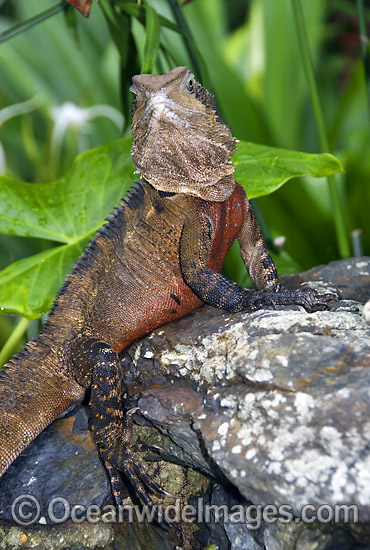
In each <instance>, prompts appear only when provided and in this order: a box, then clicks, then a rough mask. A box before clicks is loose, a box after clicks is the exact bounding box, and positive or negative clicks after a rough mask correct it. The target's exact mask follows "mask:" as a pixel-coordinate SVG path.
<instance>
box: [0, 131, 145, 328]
mask: <svg viewBox="0 0 370 550" xmlns="http://www.w3.org/2000/svg"><path fill="white" fill-rule="evenodd" d="M130 147H131V139H121V140H118V141H115V142H113V143H111V144H109V145H106V146H103V147H98V148H96V149H92V150H90V151H88V152H86V153H82V154H81V155H79V156H78V157H77V158H76V160H75V162H74V163H73V165H72V168H71V170H70V171H69V173H68V174H67V176H65V177H64V178H62V179H60V180H58V181H56V182H52V183H47V184H31V183H24V182H18V181H16V180H13V179H11V178H7V177H1V178H0V205H1V206H0V231H1V232H2V233H8V234H16V235H22V236H26V235H27V236H32V237H43V238H46V239H50V240H53V241H59V242H62V243H67V244H65V245H64V246H57V247H54V248H50V249H49V250H47V251H45V252H42V253H40V254H36V255H34V256H31V257H29V258H26V259H23V260H19V261H18V262H14V263H13V264H11V265H10V266H8V267H7V268H6V269H4V270H2V271H0V311H1V312H2V313H19V314H20V315H23V316H25V317H28V318H30V319H33V318H37V317H41V316H42V315H43V314H45V313H46V312H47V311H48V309H49V308H50V305H51V303H52V301H53V298H54V296H55V294H56V292H57V290H58V288H59V287H60V286H61V284H62V282H63V280H64V278H65V276H66V274H67V273H68V272H69V271H70V270H71V268H72V266H73V264H74V262H75V261H76V259H77V257H78V256H79V254H80V253H81V251H82V250H83V248H84V247H85V246H86V244H87V242H88V240H89V239H90V238H91V237H92V236H93V234H94V233H95V231H96V230H97V229H98V227H100V226H101V225H102V223H103V220H104V218H105V217H106V216H107V215H109V213H110V212H111V211H112V209H113V208H114V206H115V205H116V204H118V202H119V201H120V199H121V198H122V197H123V195H124V194H125V193H126V191H127V189H128V188H129V187H130V186H131V185H132V183H133V181H134V176H133V170H134V167H133V164H132V161H131V156H130Z"/></svg>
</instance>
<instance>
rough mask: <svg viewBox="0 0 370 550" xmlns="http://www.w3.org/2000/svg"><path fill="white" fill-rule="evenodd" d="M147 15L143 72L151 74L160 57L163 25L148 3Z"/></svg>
mask: <svg viewBox="0 0 370 550" xmlns="http://www.w3.org/2000/svg"><path fill="white" fill-rule="evenodd" d="M145 15H146V21H145V30H146V36H145V44H144V58H143V64H142V67H141V72H142V73H151V72H152V70H153V67H154V63H155V60H156V58H157V55H158V49H159V41H160V36H161V25H160V22H159V17H158V14H157V12H156V11H155V10H154V9H153V8H152V7H151V5H150V4H149V3H148V2H146V3H145Z"/></svg>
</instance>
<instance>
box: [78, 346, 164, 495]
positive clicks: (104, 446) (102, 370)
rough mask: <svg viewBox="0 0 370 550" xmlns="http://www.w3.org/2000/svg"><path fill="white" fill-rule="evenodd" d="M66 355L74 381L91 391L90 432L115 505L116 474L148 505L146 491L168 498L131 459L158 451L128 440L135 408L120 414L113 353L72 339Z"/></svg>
mask: <svg viewBox="0 0 370 550" xmlns="http://www.w3.org/2000/svg"><path fill="white" fill-rule="evenodd" d="M69 354H70V357H71V363H72V368H73V372H74V376H75V378H76V380H77V381H78V382H79V384H81V385H83V386H85V387H90V388H91V398H90V408H91V431H92V435H93V439H94V442H95V444H96V446H97V448H98V451H99V454H100V457H101V459H102V461H103V463H104V466H105V467H106V470H107V472H108V476H109V479H110V482H111V487H112V493H113V496H114V499H115V502H116V504H117V506H120V505H122V496H121V495H122V489H123V487H122V482H121V478H120V472H122V473H123V474H124V475H125V476H126V477H127V478H128V479H129V481H130V483H131V485H132V487H133V489H134V491H135V493H136V495H137V496H138V498H139V499H140V500H141V501H142V502H143V503H144V504H146V505H149V506H151V505H152V501H151V499H150V497H149V496H148V494H147V491H146V489H150V490H153V491H156V492H159V493H162V494H165V495H168V496H172V495H170V494H169V493H167V492H166V491H165V490H164V489H162V487H160V486H159V485H158V484H157V483H155V482H154V481H153V480H152V479H151V478H150V476H149V475H148V474H147V473H146V472H145V470H144V468H143V467H142V466H141V465H140V464H139V462H138V460H137V458H136V456H135V452H141V451H157V452H161V451H162V449H161V448H160V447H157V446H156V445H144V444H140V443H134V442H133V441H132V414H133V413H134V412H135V411H136V410H138V409H131V410H129V411H128V412H127V413H126V414H124V411H123V407H122V367H121V363H120V361H119V357H118V355H117V353H116V352H115V351H114V350H113V349H112V348H111V347H110V346H109V345H108V344H107V343H105V342H103V341H101V340H97V339H94V338H92V339H86V340H76V341H75V342H74V343H73V344H72V346H71V347H70V350H69Z"/></svg>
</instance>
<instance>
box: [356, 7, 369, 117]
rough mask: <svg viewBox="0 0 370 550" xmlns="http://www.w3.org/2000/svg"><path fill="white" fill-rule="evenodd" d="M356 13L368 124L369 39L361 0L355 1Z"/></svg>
mask: <svg viewBox="0 0 370 550" xmlns="http://www.w3.org/2000/svg"><path fill="white" fill-rule="evenodd" d="M357 12H358V20H359V23H360V41H361V53H362V61H363V64H364V70H365V81H366V82H365V84H366V92H367V108H368V114H369V122H370V49H369V37H368V34H367V25H366V18H365V10H364V2H363V0H357Z"/></svg>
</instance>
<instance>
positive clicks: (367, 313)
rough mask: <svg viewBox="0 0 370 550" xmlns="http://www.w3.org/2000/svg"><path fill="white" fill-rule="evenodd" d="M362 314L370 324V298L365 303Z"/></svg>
mask: <svg viewBox="0 0 370 550" xmlns="http://www.w3.org/2000/svg"><path fill="white" fill-rule="evenodd" d="M362 315H363V316H364V319H365V321H366V322H367V323H369V324H370V300H368V301H367V302H366V304H365V305H364V309H363V310H362Z"/></svg>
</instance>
